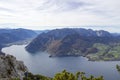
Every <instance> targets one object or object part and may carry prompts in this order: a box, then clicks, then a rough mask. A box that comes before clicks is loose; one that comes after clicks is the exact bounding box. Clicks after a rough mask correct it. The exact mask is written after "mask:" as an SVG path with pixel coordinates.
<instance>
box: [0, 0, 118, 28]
mask: <svg viewBox="0 0 120 80" xmlns="http://www.w3.org/2000/svg"><path fill="white" fill-rule="evenodd" d="M119 7H120V0H92V1H91V0H0V24H3V23H14V24H16V25H19V26H79V25H120V14H119V13H120V9H119ZM25 28H28V27H25ZM29 28H33V29H35V28H36V29H38V28H39V29H46V28H54V27H29Z"/></svg>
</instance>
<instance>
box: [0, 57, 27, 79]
mask: <svg viewBox="0 0 120 80" xmlns="http://www.w3.org/2000/svg"><path fill="white" fill-rule="evenodd" d="M25 71H28V69H27V67H26V66H25V65H24V63H23V62H22V61H18V60H16V58H15V57H14V56H12V55H0V80H12V79H11V78H21V77H22V76H24V72H25Z"/></svg>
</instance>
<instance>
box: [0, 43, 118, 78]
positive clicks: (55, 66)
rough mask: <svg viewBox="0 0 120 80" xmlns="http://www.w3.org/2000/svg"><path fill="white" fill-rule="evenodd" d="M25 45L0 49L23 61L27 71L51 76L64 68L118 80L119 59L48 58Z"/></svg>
mask: <svg viewBox="0 0 120 80" xmlns="http://www.w3.org/2000/svg"><path fill="white" fill-rule="evenodd" d="M25 46H26V45H12V46H10V47H5V48H3V49H2V51H3V52H5V53H7V54H11V55H14V56H15V57H16V58H17V59H18V60H22V61H24V63H25V65H26V66H27V67H28V69H29V71H31V72H32V73H35V74H37V73H39V74H43V75H46V76H50V77H52V76H53V75H54V74H55V73H56V72H60V71H62V70H64V69H66V70H67V71H70V72H73V73H74V72H77V71H83V72H85V73H86V75H87V76H88V75H90V74H92V75H94V76H96V77H97V76H100V75H103V76H104V79H105V80H120V73H118V72H117V70H116V64H119V65H120V61H101V62H92V61H88V59H87V58H85V57H54V58H49V54H48V53H46V52H39V53H37V54H31V53H28V52H27V51H26V50H25V48H24V47H25Z"/></svg>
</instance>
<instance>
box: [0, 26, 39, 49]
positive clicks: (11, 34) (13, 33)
mask: <svg viewBox="0 0 120 80" xmlns="http://www.w3.org/2000/svg"><path fill="white" fill-rule="evenodd" d="M36 36H37V33H36V32H34V31H32V30H28V29H22V28H19V29H0V49H1V48H2V47H4V46H5V45H6V44H9V43H13V42H17V41H22V40H26V39H28V38H34V37H36Z"/></svg>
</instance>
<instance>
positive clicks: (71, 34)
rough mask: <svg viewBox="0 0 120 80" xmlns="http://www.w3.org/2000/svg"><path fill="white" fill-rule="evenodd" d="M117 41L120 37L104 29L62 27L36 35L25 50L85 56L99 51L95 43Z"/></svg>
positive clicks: (57, 54) (54, 54) (58, 54)
mask: <svg viewBox="0 0 120 80" xmlns="http://www.w3.org/2000/svg"><path fill="white" fill-rule="evenodd" d="M119 41H120V37H115V36H113V35H112V34H111V33H109V32H107V31H104V30H99V31H93V30H92V29H83V28H72V29H71V28H64V29H55V30H52V31H49V32H48V33H42V34H40V35H38V36H37V37H36V38H35V39H33V41H32V42H31V43H30V44H29V45H27V46H26V50H27V51H28V52H30V53H36V52H39V51H47V52H49V53H50V56H80V55H82V56H86V55H88V54H91V53H92V54H93V53H94V54H95V53H97V52H98V51H99V49H98V48H96V47H94V44H96V43H100V44H105V45H111V44H113V43H119Z"/></svg>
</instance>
